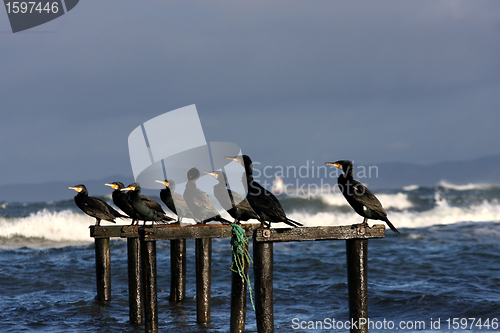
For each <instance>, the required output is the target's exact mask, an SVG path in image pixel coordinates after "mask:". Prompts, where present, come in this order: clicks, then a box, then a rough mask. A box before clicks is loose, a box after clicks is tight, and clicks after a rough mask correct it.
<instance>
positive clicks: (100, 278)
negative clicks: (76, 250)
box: [95, 237, 111, 302]
mask: <svg viewBox="0 0 500 333" xmlns="http://www.w3.org/2000/svg"><path fill="white" fill-rule="evenodd" d="M95 272H96V282H97V300H98V301H99V302H105V301H109V300H111V255H110V242H109V237H107V238H95Z"/></svg>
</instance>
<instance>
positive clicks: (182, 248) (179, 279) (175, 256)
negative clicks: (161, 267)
mask: <svg viewBox="0 0 500 333" xmlns="http://www.w3.org/2000/svg"><path fill="white" fill-rule="evenodd" d="M185 296H186V240H185V239H172V240H171V241H170V302H172V303H177V302H180V301H182V300H184V297H185Z"/></svg>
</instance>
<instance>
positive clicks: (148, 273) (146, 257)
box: [140, 237, 158, 333]
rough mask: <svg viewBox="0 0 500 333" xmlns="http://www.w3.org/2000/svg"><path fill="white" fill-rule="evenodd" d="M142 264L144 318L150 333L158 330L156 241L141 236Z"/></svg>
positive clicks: (147, 330)
mask: <svg viewBox="0 0 500 333" xmlns="http://www.w3.org/2000/svg"><path fill="white" fill-rule="evenodd" d="M140 242H141V265H142V281H143V290H144V319H145V329H146V332H148V333H155V332H158V300H157V290H156V241H146V240H144V238H143V237H141V241H140Z"/></svg>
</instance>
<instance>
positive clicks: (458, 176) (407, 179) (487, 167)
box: [366, 155, 500, 188]
mask: <svg viewBox="0 0 500 333" xmlns="http://www.w3.org/2000/svg"><path fill="white" fill-rule="evenodd" d="M378 170H379V175H378V178H370V179H367V180H366V183H368V184H370V186H371V187H373V188H398V187H402V186H407V185H420V186H434V185H436V184H438V183H439V182H440V181H446V182H449V183H452V184H456V185H465V184H469V183H473V184H478V183H487V184H497V185H499V184H500V155H496V156H488V157H482V158H478V159H474V160H471V161H456V162H442V163H436V164H431V165H425V166H422V165H416V164H409V163H381V164H380V165H378Z"/></svg>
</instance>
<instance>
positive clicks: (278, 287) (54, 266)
mask: <svg viewBox="0 0 500 333" xmlns="http://www.w3.org/2000/svg"><path fill="white" fill-rule="evenodd" d="M376 195H377V196H378V198H379V199H380V201H381V202H382V203H383V205H384V207H385V208H386V210H387V211H388V215H389V218H390V220H391V221H392V222H393V223H394V225H395V226H396V227H397V228H398V229H399V230H400V232H401V235H396V234H394V233H392V232H391V231H390V230H388V229H387V230H386V236H387V237H386V238H384V239H374V240H370V241H369V242H368V243H369V245H368V289H369V294H368V297H369V310H368V312H369V320H370V323H369V327H370V331H371V332H389V331H400V332H482V331H497V332H500V323H499V321H500V202H499V200H500V187H497V186H492V185H487V184H469V185H465V186H455V185H452V184H447V183H441V184H439V185H438V186H435V187H428V188H424V187H418V186H408V187H405V188H401V189H393V190H386V191H377V192H376ZM104 199H105V200H107V201H108V202H110V203H111V198H110V196H106V197H104ZM279 199H280V201H281V202H282V204H283V206H284V208H285V210H286V211H287V213H288V215H289V216H290V217H291V218H292V219H294V220H297V221H300V222H302V223H304V225H306V226H315V225H341V224H342V225H343V224H353V223H359V222H361V221H362V218H361V217H360V216H358V215H357V214H355V213H354V211H353V210H352V209H351V208H350V207H349V206H348V205H347V203H346V201H345V200H344V198H343V197H342V196H341V194H339V193H332V194H322V195H308V196H307V195H305V196H280V197H279ZM370 222H373V221H370ZM93 223H94V220H93V219H92V218H90V217H88V216H86V215H84V214H83V213H81V212H80V211H79V210H78V208H77V207H76V206H75V204H74V202H73V198H72V197H71V195H69V196H68V200H64V201H58V202H44V203H31V204H23V203H15V202H0V230H2V234H1V235H0V300H1V301H0V332H31V331H33V332H143V331H144V329H143V327H142V326H133V325H131V324H130V323H129V321H128V291H127V288H128V284H127V260H126V242H125V241H123V240H120V239H114V240H112V242H111V266H112V300H111V301H110V302H108V303H106V304H102V303H99V302H97V301H96V300H95V295H96V286H95V266H94V245H93V239H91V238H90V237H89V229H88V227H89V225H91V224H93ZM123 223H126V222H125V221H124V222H123ZM103 224H104V222H103ZM187 245H188V263H187V265H188V276H187V299H186V300H185V301H184V302H182V303H180V304H170V303H169V302H168V297H169V286H170V281H169V279H170V277H169V267H170V258H169V242H166V241H165V242H162V241H159V242H157V266H158V300H159V325H160V331H163V332H169V331H175V332H227V331H229V313H230V312H229V309H230V281H231V274H230V271H229V265H230V263H231V250H230V244H229V239H214V241H213V267H212V322H211V323H210V324H207V325H198V324H196V322H195V320H196V312H195V311H196V300H195V276H194V241H189V240H188V243H187ZM251 250H252V249H251V248H250V253H251ZM250 273H252V271H251V270H250ZM250 278H251V280H252V281H253V276H252V274H251V275H250ZM274 311H275V328H276V332H328V331H335V332H346V331H348V330H347V329H346V326H347V324H348V323H347V322H348V321H349V313H348V296H347V277H346V258H345V242H344V241H318V242H300V243H279V244H278V243H277V244H275V246H274ZM246 328H247V331H248V332H256V325H255V313H254V312H253V310H252V308H251V304H250V301H248V311H247V325H246Z"/></svg>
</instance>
